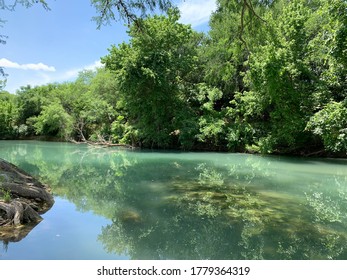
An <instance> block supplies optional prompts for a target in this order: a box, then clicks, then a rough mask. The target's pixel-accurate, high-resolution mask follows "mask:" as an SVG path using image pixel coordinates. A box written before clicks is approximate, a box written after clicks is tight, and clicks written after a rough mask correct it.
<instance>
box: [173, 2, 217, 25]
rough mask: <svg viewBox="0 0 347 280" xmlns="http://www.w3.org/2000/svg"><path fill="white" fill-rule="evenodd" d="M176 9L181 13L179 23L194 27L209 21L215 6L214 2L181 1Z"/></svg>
mask: <svg viewBox="0 0 347 280" xmlns="http://www.w3.org/2000/svg"><path fill="white" fill-rule="evenodd" d="M178 8H179V10H180V11H181V19H180V22H182V23H185V24H191V25H192V26H193V27H196V26H199V25H201V24H204V23H206V22H208V21H209V19H210V16H211V13H212V12H213V11H215V10H216V8H217V5H216V0H182V1H181V2H180V3H179V4H178Z"/></svg>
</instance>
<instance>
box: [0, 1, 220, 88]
mask: <svg viewBox="0 0 347 280" xmlns="http://www.w3.org/2000/svg"><path fill="white" fill-rule="evenodd" d="M5 2H6V3H12V2H13V0H5ZM46 2H47V3H48V6H49V7H50V10H48V11H47V10H45V9H44V8H43V7H42V6H40V5H34V6H33V7H31V8H28V9H26V8H24V7H21V6H18V7H17V8H16V10H15V11H13V12H10V11H6V10H0V19H1V20H5V21H6V22H5V23H3V24H1V25H2V27H0V34H1V35H6V36H8V37H7V39H6V44H4V45H0V67H4V70H5V72H6V74H8V77H7V83H6V87H5V88H4V90H6V91H8V92H10V93H15V92H16V90H18V89H20V87H21V86H26V85H31V86H37V85H43V84H48V83H55V82H57V83H60V82H64V81H71V80H74V79H75V78H76V77H77V76H78V73H79V72H80V71H82V70H83V69H95V67H98V66H101V64H100V58H101V57H103V56H105V55H107V54H108V49H109V48H110V47H111V45H118V44H120V43H122V42H124V41H125V42H127V41H128V40H129V38H128V36H127V33H126V30H127V28H126V27H125V23H124V22H121V21H117V22H114V23H112V24H111V25H110V26H102V27H101V28H100V29H97V24H96V23H95V22H94V21H92V18H93V16H96V11H95V9H94V7H92V6H91V5H90V1H89V0H47V1H46ZM176 3H177V4H178V7H179V9H180V11H181V19H180V21H181V22H182V23H185V24H190V25H191V26H192V27H193V28H194V29H195V30H197V31H207V30H208V21H209V17H210V15H211V13H212V11H214V10H215V8H216V0H176Z"/></svg>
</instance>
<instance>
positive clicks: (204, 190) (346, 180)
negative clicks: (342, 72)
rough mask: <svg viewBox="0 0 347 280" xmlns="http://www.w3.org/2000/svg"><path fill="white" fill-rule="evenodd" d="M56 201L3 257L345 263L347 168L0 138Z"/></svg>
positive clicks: (4, 150)
mask: <svg viewBox="0 0 347 280" xmlns="http://www.w3.org/2000/svg"><path fill="white" fill-rule="evenodd" d="M0 157H1V158H3V159H6V160H8V161H10V162H12V163H14V164H16V165H18V166H19V167H21V168H22V169H24V170H26V171H27V172H30V173H31V174H33V175H34V176H36V177H37V178H39V179H40V180H41V181H42V182H44V183H46V184H49V185H50V187H51V188H52V191H53V194H54V197H55V204H54V206H53V207H52V209H50V210H49V211H48V212H47V213H45V214H44V215H43V218H44V220H43V221H42V222H40V223H39V224H38V225H36V226H35V227H34V228H33V229H32V230H31V231H30V232H29V234H28V235H27V236H26V237H25V238H23V239H22V240H21V241H19V242H10V243H8V244H4V245H3V247H2V248H1V244H0V259H67V260H69V259H156V260H159V259H177V260H179V259H194V260H195V259H247V260H248V259H249V260H250V259H345V260H346V259H347V160H342V159H339V160H338V159H335V160H333V159H299V158H291V157H279V156H257V155H246V154H227V153H193V152H190V153H186V152H171V151H161V152H160V151H140V150H126V149H121V148H100V147H98V148H96V147H91V146H87V145H75V144H69V143H51V142H38V141H0Z"/></svg>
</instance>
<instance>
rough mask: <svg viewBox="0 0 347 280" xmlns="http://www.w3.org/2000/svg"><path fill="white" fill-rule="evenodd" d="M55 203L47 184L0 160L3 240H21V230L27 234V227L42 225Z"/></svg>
mask: <svg viewBox="0 0 347 280" xmlns="http://www.w3.org/2000/svg"><path fill="white" fill-rule="evenodd" d="M53 204H54V199H53V196H52V194H51V192H50V190H49V188H48V187H47V186H46V185H44V184H42V183H41V182H39V181H38V180H36V179H35V178H33V177H32V176H31V175H30V174H28V173H26V172H25V171H24V170H21V169H20V168H18V167H16V166H15V165H13V164H11V163H9V162H7V161H5V160H3V159H0V239H2V240H13V239H15V240H18V239H19V237H20V236H21V234H20V232H21V229H22V231H23V232H25V233H26V234H27V233H28V230H27V228H28V227H29V228H33V227H34V226H35V225H36V224H37V223H39V222H40V221H41V220H42V218H41V216H40V215H41V214H43V213H45V212H46V211H48V210H49V209H50V208H51V207H52V206H53ZM23 225H28V227H27V228H26V227H25V226H24V227H23ZM33 225H34V226H33ZM11 228H16V229H15V230H14V229H11ZM11 234H15V235H16V236H15V237H13V236H11ZM26 234H25V235H26Z"/></svg>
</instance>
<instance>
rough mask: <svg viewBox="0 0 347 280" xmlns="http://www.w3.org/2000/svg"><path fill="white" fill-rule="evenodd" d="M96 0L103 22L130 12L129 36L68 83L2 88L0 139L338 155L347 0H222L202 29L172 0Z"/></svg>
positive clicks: (346, 94)
mask: <svg viewBox="0 0 347 280" xmlns="http://www.w3.org/2000/svg"><path fill="white" fill-rule="evenodd" d="M29 2H30V1H29ZM92 4H93V5H94V6H95V7H96V10H97V12H98V15H99V20H100V21H99V23H100V24H101V23H105V22H107V21H109V20H114V19H116V18H115V14H116V13H120V18H122V17H123V19H124V18H126V19H128V21H129V22H128V23H129V31H128V33H129V37H130V40H129V42H128V43H122V44H120V45H118V46H111V48H110V49H109V54H108V55H106V56H105V57H103V58H102V62H103V63H104V65H105V67H104V68H100V69H98V70H97V71H84V72H81V73H80V75H79V77H78V78H77V80H76V81H75V82H69V83H63V84H50V85H46V86H40V87H35V88H32V87H30V86H27V87H22V88H21V89H20V90H19V91H18V92H17V94H16V95H15V96H13V98H11V100H9V99H8V98H7V99H2V100H1V103H0V106H1V109H2V110H1V114H0V118H1V120H2V122H1V127H0V135H1V137H2V138H8V137H17V136H21V137H22V136H30V135H34V134H38V135H42V136H45V135H49V136H53V137H59V138H69V139H70V138H72V139H74V140H77V141H81V140H82V141H109V142H113V143H121V144H131V145H133V146H141V147H149V148H182V149H203V150H228V151H241V152H244V151H248V152H261V153H289V154H315V153H316V152H322V153H324V152H326V153H330V154H331V153H333V154H335V155H345V154H346V136H345V134H346V126H347V124H346V110H347V109H346V104H347V103H346V102H347V101H346V100H347V79H346V76H347V67H346V64H347V60H346V57H347V53H346V49H347V32H346V30H347V14H346V12H345V11H346V9H347V3H346V1H341V0H332V1H328V0H314V1H311V0H293V1H287V0H276V1H253V0H244V1H236V0H233V1H226V0H218V1H217V10H216V11H215V12H214V13H213V14H212V16H211V19H210V27H211V28H210V31H209V33H208V34H200V33H197V32H195V31H194V30H193V29H192V28H191V27H190V26H189V25H185V24H181V23H179V17H180V15H179V13H178V11H177V10H176V9H172V8H171V4H172V3H170V1H118V0H115V1H92ZM157 8H159V10H162V11H166V12H167V14H166V15H153V16H149V14H148V13H147V14H146V15H145V14H144V12H145V11H147V12H149V13H151V12H153V11H155V10H156V9H157ZM4 96H5V95H4Z"/></svg>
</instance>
